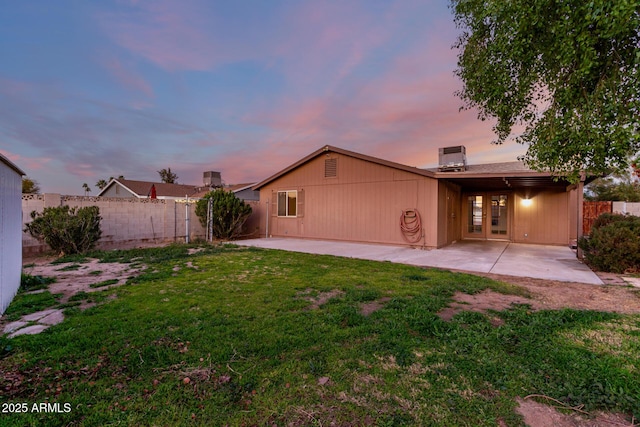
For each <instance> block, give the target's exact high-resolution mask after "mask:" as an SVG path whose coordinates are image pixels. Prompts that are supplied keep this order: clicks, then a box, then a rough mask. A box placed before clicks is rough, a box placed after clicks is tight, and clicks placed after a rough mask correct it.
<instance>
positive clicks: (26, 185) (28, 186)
mask: <svg viewBox="0 0 640 427" xmlns="http://www.w3.org/2000/svg"><path fill="white" fill-rule="evenodd" d="M39 193H40V185H39V184H38V182H37V181H36V180H35V179H31V178H29V177H26V176H25V177H23V178H22V194H39Z"/></svg>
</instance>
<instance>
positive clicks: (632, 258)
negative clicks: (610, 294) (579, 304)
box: [578, 213, 640, 273]
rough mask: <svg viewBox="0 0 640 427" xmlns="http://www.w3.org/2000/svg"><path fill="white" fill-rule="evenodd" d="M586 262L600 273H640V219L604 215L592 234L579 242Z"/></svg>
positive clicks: (618, 215)
mask: <svg viewBox="0 0 640 427" xmlns="http://www.w3.org/2000/svg"><path fill="white" fill-rule="evenodd" d="M578 244H579V246H580V248H581V249H583V250H584V257H585V261H586V262H587V263H588V264H589V265H591V266H592V267H593V268H595V269H597V270H599V271H608V272H612V273H629V272H638V271H640V217H637V216H633V215H621V214H609V213H606V214H602V215H600V216H599V217H598V218H597V219H596V221H595V222H594V223H593V227H592V229H591V233H590V234H589V236H588V237H583V238H581V239H580V241H579V242H578Z"/></svg>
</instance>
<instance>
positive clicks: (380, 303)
mask: <svg viewBox="0 0 640 427" xmlns="http://www.w3.org/2000/svg"><path fill="white" fill-rule="evenodd" d="M389 301H391V298H389V297H383V298H380V299H377V300H375V301H371V302H367V303H364V304H361V305H360V314H362V315H363V316H369V315H370V314H371V313H374V312H376V311H378V310H380V309H381V308H382V307H384V305H385V304H386V303H388V302H389Z"/></svg>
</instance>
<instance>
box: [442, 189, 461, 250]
mask: <svg viewBox="0 0 640 427" xmlns="http://www.w3.org/2000/svg"><path fill="white" fill-rule="evenodd" d="M460 197H461V196H460V189H459V188H458V187H457V186H456V185H453V184H448V183H446V182H444V181H439V182H438V229H437V233H438V247H442V246H446V245H448V244H450V243H452V242H454V241H456V240H459V239H460V230H461V229H460V225H461V218H460Z"/></svg>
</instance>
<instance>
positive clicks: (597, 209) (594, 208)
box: [582, 201, 613, 236]
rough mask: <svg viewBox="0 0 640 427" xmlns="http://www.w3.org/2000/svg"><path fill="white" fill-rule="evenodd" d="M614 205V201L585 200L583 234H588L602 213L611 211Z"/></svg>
mask: <svg viewBox="0 0 640 427" xmlns="http://www.w3.org/2000/svg"><path fill="white" fill-rule="evenodd" d="M612 206H613V202H586V201H585V202H583V215H582V235H583V236H586V235H588V234H589V233H590V232H591V227H592V226H593V223H594V221H595V220H596V218H598V217H599V216H600V214H603V213H611V212H612Z"/></svg>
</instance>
